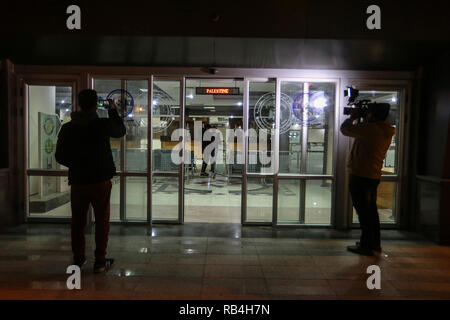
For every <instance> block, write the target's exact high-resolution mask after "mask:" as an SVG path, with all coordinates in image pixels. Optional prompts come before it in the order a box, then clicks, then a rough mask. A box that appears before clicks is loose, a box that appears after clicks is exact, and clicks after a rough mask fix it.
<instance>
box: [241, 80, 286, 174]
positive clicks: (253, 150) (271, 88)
mask: <svg viewBox="0 0 450 320" xmlns="http://www.w3.org/2000/svg"><path fill="white" fill-rule="evenodd" d="M248 121H249V122H248V129H249V134H248V136H249V138H248V139H249V141H248V164H247V172H252V173H273V172H274V170H273V168H272V164H273V159H271V156H272V154H273V152H272V148H273V147H274V145H273V143H272V141H273V140H272V136H274V134H275V132H274V128H275V124H276V123H275V82H274V81H269V82H250V83H249V113H248ZM287 129H289V128H285V127H284V128H283V130H287ZM273 138H274V137H273Z"/></svg>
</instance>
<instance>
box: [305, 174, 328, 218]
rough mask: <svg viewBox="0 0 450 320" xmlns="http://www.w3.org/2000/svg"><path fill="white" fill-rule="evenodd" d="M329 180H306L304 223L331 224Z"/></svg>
mask: <svg viewBox="0 0 450 320" xmlns="http://www.w3.org/2000/svg"><path fill="white" fill-rule="evenodd" d="M331 184H332V182H331V180H307V181H306V196H305V200H306V201H305V224H331Z"/></svg>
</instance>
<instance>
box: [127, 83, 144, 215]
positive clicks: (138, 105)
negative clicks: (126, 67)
mask: <svg viewBox="0 0 450 320" xmlns="http://www.w3.org/2000/svg"><path fill="white" fill-rule="evenodd" d="M125 86H126V88H125V89H126V90H127V92H129V93H130V95H131V97H132V98H133V102H134V104H133V109H132V111H131V112H130V113H129V114H128V116H127V117H125V126H126V128H127V135H126V161H125V164H126V166H125V168H126V170H127V171H134V172H146V171H147V152H148V151H147V150H148V149H147V145H148V136H147V133H148V81H147V80H127V81H125ZM145 216H147V215H145Z"/></svg>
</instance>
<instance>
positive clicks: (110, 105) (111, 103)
mask: <svg viewBox="0 0 450 320" xmlns="http://www.w3.org/2000/svg"><path fill="white" fill-rule="evenodd" d="M108 108H109V109H114V110H116V109H117V105H116V103H115V102H114V100H113V99H108Z"/></svg>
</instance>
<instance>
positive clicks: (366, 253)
mask: <svg viewBox="0 0 450 320" xmlns="http://www.w3.org/2000/svg"><path fill="white" fill-rule="evenodd" d="M347 250H348V251H350V252H353V253H356V254H360V255H362V256H373V250H371V249H367V248H364V247H361V246H348V247H347Z"/></svg>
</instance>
